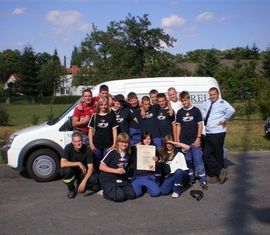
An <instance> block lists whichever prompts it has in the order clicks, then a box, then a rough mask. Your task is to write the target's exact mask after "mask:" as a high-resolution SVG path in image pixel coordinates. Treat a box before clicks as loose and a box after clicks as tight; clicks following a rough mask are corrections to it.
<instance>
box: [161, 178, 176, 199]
mask: <svg viewBox="0 0 270 235" xmlns="http://www.w3.org/2000/svg"><path fill="white" fill-rule="evenodd" d="M173 184H174V177H173V174H171V175H168V176H166V177H165V178H164V180H163V183H162V184H161V186H160V190H161V194H162V195H168V194H170V193H171V192H172V190H173Z"/></svg>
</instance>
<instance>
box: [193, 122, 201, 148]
mask: <svg viewBox="0 0 270 235" xmlns="http://www.w3.org/2000/svg"><path fill="white" fill-rule="evenodd" d="M202 129H203V123H202V122H199V123H198V132H197V137H196V139H195V141H194V143H193V146H194V147H195V148H199V147H200V146H201V138H202Z"/></svg>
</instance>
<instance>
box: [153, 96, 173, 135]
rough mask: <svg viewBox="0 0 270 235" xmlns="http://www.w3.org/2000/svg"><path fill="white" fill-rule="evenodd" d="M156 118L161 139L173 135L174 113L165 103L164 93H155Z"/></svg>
mask: <svg viewBox="0 0 270 235" xmlns="http://www.w3.org/2000/svg"><path fill="white" fill-rule="evenodd" d="M157 102H158V108H157V110H158V111H157V120H158V124H159V130H160V134H161V137H162V139H163V138H164V137H165V136H167V135H171V136H173V123H175V115H174V112H173V110H172V109H171V108H169V107H168V105H167V99H166V95H165V94H164V93H158V94H157Z"/></svg>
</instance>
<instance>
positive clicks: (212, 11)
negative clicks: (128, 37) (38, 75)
mask: <svg viewBox="0 0 270 235" xmlns="http://www.w3.org/2000/svg"><path fill="white" fill-rule="evenodd" d="M269 12H270V1H269V0H1V8H0V22H1V24H0V31H1V36H0V51H3V50H6V49H18V50H20V51H21V50H22V49H23V48H24V47H25V46H27V45H31V46H32V47H33V48H34V50H35V52H48V53H50V54H52V53H53V51H54V49H57V51H58V54H59V56H60V58H61V60H63V57H64V56H66V57H67V62H68V63H69V61H70V57H71V53H72V50H73V48H74V46H79V45H80V42H81V41H82V40H84V39H85V37H86V35H87V33H89V32H91V25H92V23H94V24H95V25H96V26H97V27H98V29H101V30H106V26H107V25H108V24H109V22H110V21H119V20H123V19H125V17H126V16H127V15H128V13H131V15H132V16H143V14H148V15H149V20H150V21H151V23H152V27H160V28H162V29H164V30H165V32H167V33H168V34H169V35H170V36H172V37H174V38H175V39H177V42H176V43H175V45H174V48H172V49H169V52H171V53H173V54H177V53H181V54H184V53H186V52H187V51H191V50H195V49H208V48H216V49H221V50H223V49H230V48H234V47H237V46H240V47H245V46H246V45H249V46H250V47H251V46H252V44H253V43H256V45H257V47H258V48H259V49H261V50H265V49H267V48H268V47H270V30H269V28H270V13H269Z"/></svg>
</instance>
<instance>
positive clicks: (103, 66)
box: [72, 14, 176, 84]
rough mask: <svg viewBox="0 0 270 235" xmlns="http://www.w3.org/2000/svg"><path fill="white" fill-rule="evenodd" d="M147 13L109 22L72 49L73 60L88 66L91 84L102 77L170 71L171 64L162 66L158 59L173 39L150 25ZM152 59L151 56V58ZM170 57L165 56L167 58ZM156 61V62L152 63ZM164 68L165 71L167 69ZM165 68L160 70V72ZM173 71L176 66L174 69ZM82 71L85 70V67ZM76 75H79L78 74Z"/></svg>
mask: <svg viewBox="0 0 270 235" xmlns="http://www.w3.org/2000/svg"><path fill="white" fill-rule="evenodd" d="M150 26H151V22H150V21H149V19H148V15H143V17H139V16H137V17H134V16H131V15H130V14H129V15H128V16H127V17H126V18H125V20H121V21H119V22H115V21H112V22H110V24H109V26H108V27H107V30H106V31H102V30H98V29H97V27H96V26H95V25H93V31H92V32H91V33H90V34H89V35H87V37H86V39H85V40H84V41H83V42H82V43H81V47H80V48H74V51H73V53H72V61H76V63H77V64H79V65H80V66H81V67H86V68H89V69H88V72H89V76H88V75H85V76H84V78H86V77H88V78H89V79H91V81H89V83H90V84H95V83H97V82H101V81H105V80H114V79H121V78H131V77H147V76H149V75H150V74H154V75H155V73H154V71H157V74H163V75H165V74H169V73H170V71H168V69H169V68H172V66H170V67H168V66H167V67H164V68H161V66H162V64H159V65H158V66H159V68H158V69H157V68H156V66H157V62H160V61H161V60H160V59H159V58H165V56H164V55H165V54H164V53H162V51H161V50H162V49H163V48H164V47H165V46H166V47H171V46H173V43H174V42H175V39H174V38H172V37H170V36H169V35H168V34H165V33H164V31H163V30H162V29H160V28H151V27H150ZM153 58H154V59H153ZM169 59H170V58H167V57H166V61H168V60H169ZM153 62H155V63H153ZM166 68H167V70H166ZM162 70H163V71H164V70H166V71H164V72H165V74H164V73H162V72H161V71H162ZM173 70H174V71H172V72H174V73H175V71H176V68H175V67H174V68H173ZM84 72H87V71H85V70H84ZM77 77H82V75H78V76H77Z"/></svg>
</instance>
